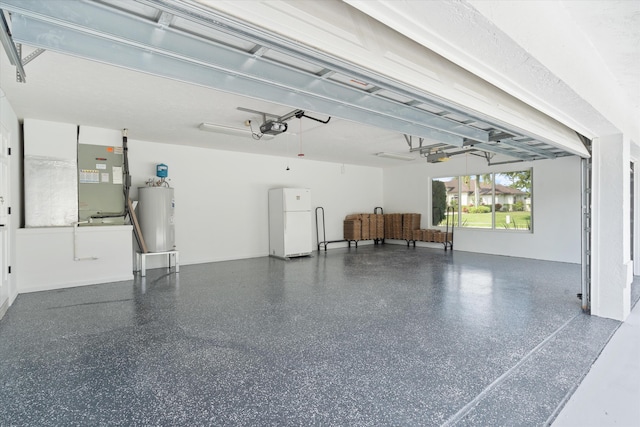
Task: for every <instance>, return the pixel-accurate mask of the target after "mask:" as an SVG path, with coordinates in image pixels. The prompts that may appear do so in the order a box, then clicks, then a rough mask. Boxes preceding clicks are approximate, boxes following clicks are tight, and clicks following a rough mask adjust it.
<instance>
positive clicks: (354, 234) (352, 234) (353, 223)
mask: <svg viewBox="0 0 640 427" xmlns="http://www.w3.org/2000/svg"><path fill="white" fill-rule="evenodd" d="M343 227H344V240H362V221H360V220H357V219H348V220H345V221H344V226H343Z"/></svg>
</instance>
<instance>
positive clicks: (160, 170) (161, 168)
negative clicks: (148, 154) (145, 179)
mask: <svg viewBox="0 0 640 427" xmlns="http://www.w3.org/2000/svg"><path fill="white" fill-rule="evenodd" d="M156 176H157V177H158V178H166V177H168V176H169V166H167V165H165V164H164V163H160V164H159V165H156Z"/></svg>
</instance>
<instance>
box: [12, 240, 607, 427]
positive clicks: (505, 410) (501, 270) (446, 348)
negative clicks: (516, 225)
mask: <svg viewBox="0 0 640 427" xmlns="http://www.w3.org/2000/svg"><path fill="white" fill-rule="evenodd" d="M579 283H580V267H579V266H578V265H572V264H562V263H551V262H543V261H534V260H524V259H518V258H507V257H495V256H487V255H480V254H471V253H464V252H454V253H451V252H448V253H445V252H444V251H442V250H439V249H428V248H407V247H404V246H393V245H381V246H361V247H359V248H357V249H355V248H351V249H332V250H329V251H327V252H320V253H316V254H314V257H312V258H300V259H294V260H291V261H282V260H279V259H274V258H256V259H249V260H239V261H229V262H220V263H213V264H201V265H192V266H184V267H182V268H181V271H180V273H179V274H177V275H176V274H175V273H167V270H166V269H157V270H150V271H148V273H147V277H146V278H145V279H141V278H139V277H138V278H137V279H136V280H135V281H133V282H119V283H112V284H105V285H97V286H86V287H81V288H72V289H65V290H59V291H50V292H40V293H33V294H23V295H20V296H19V297H18V299H17V300H16V302H15V304H14V305H13V306H12V307H11V308H10V310H9V311H8V313H7V314H6V316H5V318H4V319H2V321H0V381H1V384H2V387H1V388H0V425H3V426H4V425H55V426H60V425H65V426H71V425H83V426H84V425H127V426H129V425H247V426H258V425H260V426H265V425H273V426H284V425H305V426H306V425H322V426H325V425H336V426H345V425H370V426H380V425H419V426H427V425H442V424H447V425H478V426H480V425H540V424H544V423H545V422H547V421H549V419H550V417H553V415H554V414H555V413H556V410H557V408H558V406H559V405H561V404H562V403H563V402H564V401H565V400H566V398H567V394H568V393H570V392H571V391H572V390H573V389H574V388H575V387H576V385H577V384H578V383H579V381H580V380H581V379H582V377H583V376H584V375H585V373H586V372H587V370H588V369H589V366H590V365H591V363H592V362H593V360H594V359H595V358H596V357H597V355H598V354H599V352H600V351H601V349H602V347H603V346H604V344H605V343H606V342H607V340H608V339H609V337H610V336H611V334H612V333H613V332H614V331H615V329H616V328H617V326H618V325H619V322H615V321H612V320H607V319H600V318H596V317H590V316H586V315H583V314H582V313H581V311H580V302H579V300H578V299H577V298H576V296H575V295H576V293H577V292H578V291H579V287H580V285H579Z"/></svg>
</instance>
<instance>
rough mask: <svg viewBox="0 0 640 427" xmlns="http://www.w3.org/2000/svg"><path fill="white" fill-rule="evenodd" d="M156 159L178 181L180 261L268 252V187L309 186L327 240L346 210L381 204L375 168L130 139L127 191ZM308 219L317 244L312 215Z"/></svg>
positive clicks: (338, 231) (151, 170)
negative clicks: (322, 217)
mask: <svg viewBox="0 0 640 427" xmlns="http://www.w3.org/2000/svg"><path fill="white" fill-rule="evenodd" d="M272 143H277V140H276V141H273V142H272ZM158 163H164V164H166V165H168V167H169V178H170V180H171V186H172V187H174V188H175V202H176V207H175V215H176V219H175V221H176V223H175V227H176V246H177V249H178V250H179V251H180V263H181V264H194V263H203V262H212V261H222V260H230V259H240V258H251V257H260V256H267V255H268V251H269V230H268V190H269V189H270V188H275V187H306V188H310V189H311V204H312V207H313V209H314V210H315V208H316V207H318V206H322V207H323V208H324V209H325V219H326V229H327V234H326V236H327V240H341V239H342V232H343V230H342V228H343V224H342V221H343V220H344V217H345V215H346V214H349V213H355V212H373V209H374V207H376V206H381V205H382V170H381V169H379V168H371V167H362V166H352V165H345V166H344V168H343V166H342V165H341V164H334V163H326V162H316V161H312V160H308V159H298V158H295V157H294V158H291V159H285V158H282V157H273V156H264V155H255V154H246V153H236V152H230V151H220V150H212V149H205V148H196V147H187V146H181V145H169V144H157V143H152V142H147V141H138V140H134V139H129V165H130V171H131V175H132V182H133V185H132V191H131V197H132V199H134V200H136V199H137V193H138V191H137V187H140V186H143V185H144V182H145V181H146V180H147V179H149V178H152V177H154V176H155V170H156V164H158ZM287 165H288V166H289V168H290V170H288V171H287V170H286V167H287ZM314 218H315V215H314ZM310 226H312V227H313V229H314V231H313V237H314V248H315V245H316V244H317V241H316V239H315V219H314V221H313V225H310ZM320 240H322V235H320ZM339 245H340V244H334V245H331V246H330V248H335V247H339ZM156 258H158V257H155V258H150V259H149V265H150V267H153V266H159V264H158V263H160V262H161V260H159V259H156ZM154 262H155V263H156V264H153V263H154Z"/></svg>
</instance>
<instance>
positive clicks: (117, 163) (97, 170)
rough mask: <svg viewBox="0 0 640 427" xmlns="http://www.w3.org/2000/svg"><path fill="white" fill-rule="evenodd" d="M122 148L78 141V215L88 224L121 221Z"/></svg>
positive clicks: (123, 208) (122, 192)
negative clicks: (79, 142)
mask: <svg viewBox="0 0 640 427" xmlns="http://www.w3.org/2000/svg"><path fill="white" fill-rule="evenodd" d="M123 169H124V155H123V150H122V147H108V146H104V145H90V144H78V218H79V220H80V221H81V222H82V221H88V222H89V223H92V224H100V225H106V224H118V225H121V224H124V210H125V204H126V200H125V196H124V175H123V173H124V170H123Z"/></svg>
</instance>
